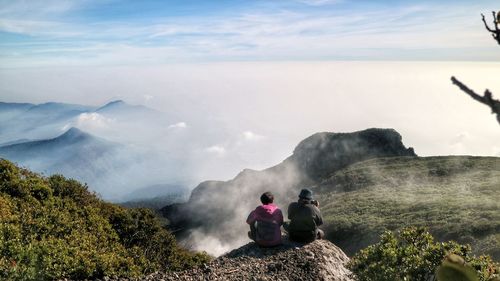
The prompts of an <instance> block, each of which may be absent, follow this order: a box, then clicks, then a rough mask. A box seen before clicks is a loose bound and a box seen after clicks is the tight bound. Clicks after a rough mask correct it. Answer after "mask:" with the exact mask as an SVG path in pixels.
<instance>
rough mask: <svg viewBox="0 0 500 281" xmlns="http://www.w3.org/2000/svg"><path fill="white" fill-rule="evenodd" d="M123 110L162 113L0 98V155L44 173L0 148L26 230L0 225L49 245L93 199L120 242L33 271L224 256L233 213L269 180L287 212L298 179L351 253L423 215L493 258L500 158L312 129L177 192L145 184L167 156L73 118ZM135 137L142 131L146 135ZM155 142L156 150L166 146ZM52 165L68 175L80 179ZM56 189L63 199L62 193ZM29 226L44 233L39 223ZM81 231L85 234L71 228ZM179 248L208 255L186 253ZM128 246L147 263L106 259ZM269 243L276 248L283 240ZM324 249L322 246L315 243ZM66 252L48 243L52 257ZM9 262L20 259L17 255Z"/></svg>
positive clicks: (7, 198)
mask: <svg viewBox="0 0 500 281" xmlns="http://www.w3.org/2000/svg"><path fill="white" fill-rule="evenodd" d="M134 114H137V115H136V116H135V117H134V118H137V116H139V115H141V116H143V117H144V116H146V117H147V116H151V120H150V121H151V122H150V123H148V126H155V124H154V122H157V121H158V116H159V115H160V114H161V113H160V112H156V111H153V110H151V109H148V108H146V107H143V106H131V105H128V104H126V103H124V102H122V101H117V102H112V103H109V104H107V105H105V106H103V107H100V108H92V107H85V106H81V105H69V104H60V103H48V104H42V105H33V104H9V103H1V104H0V116H1V117H2V119H3V120H5V121H4V122H2V123H1V124H2V125H1V130H2V132H5V134H2V141H3V144H2V146H0V157H2V158H4V159H8V160H9V161H12V162H14V163H17V165H19V166H20V167H23V168H26V169H30V170H32V171H34V172H37V173H39V174H41V175H43V176H40V175H39V174H35V173H33V172H30V171H28V170H24V169H22V168H18V167H15V166H13V164H12V163H11V162H7V161H5V160H3V161H4V162H2V168H1V171H0V175H2V176H1V179H2V186H1V187H2V189H1V191H2V195H1V196H0V200H2V201H1V202H3V203H2V205H1V206H0V211H1V212H0V214H2V219H4V220H5V219H8V220H10V222H11V223H14V225H16V224H18V226H20V225H19V224H20V223H21V221H23V220H25V219H27V218H29V221H33V223H34V224H32V227H35V228H34V229H31V230H29V231H28V233H26V230H21V229H24V227H23V228H20V229H19V230H18V231H19V232H16V231H14V232H13V233H10V232H9V231H7V232H6V233H7V236H9V237H16V235H23V236H24V237H25V238H23V239H28V240H29V239H35V241H39V242H38V243H42V242H43V243H42V244H41V245H40V247H41V248H40V250H41V249H45V250H44V251H54V250H56V249H57V248H54V247H55V245H56V244H57V245H63V244H65V243H70V242H69V241H68V240H66V239H68V237H66V236H60V234H58V231H57V230H56V229H55V227H56V225H59V224H60V225H59V226H58V228H61V227H62V228H65V227H70V225H73V226H72V227H75V225H74V223H70V221H68V218H69V217H73V218H72V219H70V220H75V219H76V218H75V217H74V216H75V214H72V212H77V213H78V214H79V215H78V216H81V215H85V213H87V212H89V210H94V211H91V213H88V215H90V214H93V216H100V219H99V220H102V223H104V225H103V226H99V227H101V228H102V227H105V228H106V227H107V228H110V229H112V230H113V231H111V233H115V232H116V235H118V236H117V237H119V240H118V241H121V242H118V241H116V242H118V244H113V245H111V244H109V245H110V246H109V247H111V248H109V249H108V248H105V249H104V251H105V252H110V251H111V252H113V253H120V254H119V255H120V256H119V259H118V260H115V261H113V262H111V261H108V262H111V264H109V265H108V266H109V267H108V268H107V267H104V268H101V269H99V270H97V268H100V267H101V266H102V264H100V262H91V261H88V262H90V263H91V264H93V266H97V267H96V268H94V269H93V270H91V271H88V272H87V271H85V270H83V269H78V268H73V269H72V270H73V271H68V272H69V273H68V272H66V273H65V271H62V272H60V271H57V270H55V268H54V269H53V270H51V271H49V272H46V273H45V274H48V275H43V276H45V277H44V278H52V277H56V276H66V274H69V276H73V277H75V278H76V277H78V276H82V277H83V276H87V277H89V276H90V277H92V276H93V277H98V276H100V275H110V274H118V275H128V274H132V275H134V274H138V272H135V273H134V271H131V270H128V269H126V268H129V269H131V268H134V266H135V267H136V268H137V269H138V270H143V271H144V272H152V271H154V270H157V269H161V268H163V266H164V265H162V264H164V262H167V261H168V263H169V265H168V266H169V267H170V266H172V265H171V264H172V263H173V264H177V265H176V268H177V270H179V269H188V268H191V267H192V266H194V265H195V264H197V263H198V262H202V263H203V262H207V261H208V260H210V256H208V255H207V254H209V255H211V256H214V257H217V256H221V255H227V253H229V252H231V250H233V249H237V248H238V247H240V246H242V245H245V244H246V243H248V241H249V240H248V237H246V235H245V234H246V231H247V226H246V224H245V223H244V219H245V217H246V215H247V214H248V212H249V211H251V210H252V209H253V208H254V207H255V205H257V204H258V196H260V194H261V193H263V192H265V191H272V192H273V193H274V194H275V196H276V201H275V203H276V204H277V205H278V206H280V207H281V208H282V209H283V210H284V211H285V213H284V215H285V217H286V215H287V214H286V206H287V205H288V204H289V203H290V202H294V201H296V200H297V194H298V191H299V190H300V189H301V188H303V187H310V188H311V190H312V191H313V193H314V194H315V198H317V200H318V201H319V202H320V204H321V211H322V213H323V216H324V225H323V226H322V228H323V229H324V231H325V232H326V237H325V238H326V239H327V240H329V241H331V242H333V243H334V244H335V245H338V246H339V247H340V249H341V250H342V251H343V252H345V253H346V254H347V255H349V256H351V257H352V256H353V255H356V254H357V253H359V252H360V251H361V250H362V249H364V248H366V247H369V246H370V245H373V244H375V243H378V242H379V241H380V239H381V237H383V234H384V233H385V231H388V230H389V231H401V230H403V229H405V228H407V227H425V228H426V229H428V231H430V234H432V235H433V236H434V237H435V239H437V241H449V240H453V241H457V242H459V243H463V244H468V245H470V246H471V247H472V248H471V249H472V252H470V255H477V256H479V255H485V254H486V255H489V256H491V257H492V258H493V259H494V260H498V259H499V258H500V236H499V229H500V197H499V194H500V192H498V191H499V190H498V188H499V187H500V158H498V157H473V156H436V157H419V156H417V154H416V152H415V151H414V149H413V148H407V147H405V145H404V144H403V142H402V136H401V135H400V134H399V133H398V132H397V131H395V130H393V129H376V128H373V129H366V130H362V131H358V132H353V133H327V132H323V133H316V134H314V135H312V136H310V137H307V138H305V139H304V140H303V141H301V142H300V143H299V144H298V145H297V146H296V148H295V149H294V151H293V153H292V155H291V156H290V157H288V158H286V159H284V160H283V162H281V163H279V164H277V165H275V166H273V167H270V168H267V169H264V170H260V171H258V170H251V169H244V170H243V171H241V172H240V173H239V174H238V175H236V177H234V178H233V179H231V180H229V181H213V180H209V181H203V182H201V183H200V184H198V185H197V187H196V188H194V189H193V190H192V191H191V192H189V190H188V189H187V187H186V186H183V185H182V184H176V183H167V184H161V183H156V184H155V182H154V180H158V181H159V182H168V180H171V179H172V178H171V177H170V175H171V173H169V172H175V171H176V170H175V169H174V168H172V169H174V171H166V172H167V174H165V175H163V176H164V177H163V178H161V177H157V178H155V177H152V176H151V174H148V173H145V174H144V173H141V172H142V171H143V170H144V169H147V168H148V167H150V166H149V165H162V166H161V167H171V166H168V165H169V162H168V160H171V159H168V158H167V159H163V160H164V161H165V162H162V163H160V162H157V161H158V160H159V158H160V157H154V156H153V155H154V154H155V153H154V152H152V151H141V150H140V149H134V145H133V144H134V140H130V139H129V140H127V139H126V136H127V135H126V134H117V132H116V131H115V132H105V131H99V129H103V128H95V127H91V128H89V129H92V130H94V131H92V134H91V133H89V132H86V131H84V128H85V123H82V122H81V119H82V118H84V117H85V116H89V115H91V116H93V117H92V118H96V119H98V120H100V119H105V120H112V121H109V122H114V123H115V124H120V125H119V126H121V127H120V128H121V129H124V130H135V128H139V127H140V126H139V124H138V123H134V122H130V120H131V119H130V118H131V117H132V116H134ZM125 118H127V119H125ZM171 122H175V121H171ZM162 124H165V123H157V124H156V126H158V128H160V127H161V126H162ZM126 126H130V127H128V128H127V127H126ZM134 126H136V127H135V128H133V127H134ZM163 126H165V125H163ZM148 128H149V127H148ZM170 129H171V127H169V128H167V130H170ZM27 132H28V133H27ZM136 132H138V131H136ZM99 133H101V134H99ZM44 136H45V139H44ZM140 137H141V138H143V140H144V138H145V137H146V135H144V134H143V135H141V136H140ZM143 140H141V141H143ZM135 141H136V142H135V143H140V141H139V142H137V140H135ZM417 151H418V150H417ZM161 153H162V152H160V153H159V155H160V156H161V157H166V155H165V154H161ZM165 165H166V166H165ZM137 169H139V171H137ZM165 169H167V168H165ZM52 174H61V175H63V176H64V177H66V178H74V179H76V180H78V181H80V182H82V183H87V184H88V186H87V185H82V184H80V183H78V182H77V181H74V180H67V179H65V178H64V177H61V176H51V175H52ZM172 174H175V173H172ZM174 178H175V177H174ZM140 179H147V180H145V183H147V184H144V187H141V188H138V189H131V186H139V184H138V183H137V182H138V180H140ZM179 182H180V178H179ZM148 184H149V185H148ZM146 185H148V186H146ZM64 189H67V190H64ZM111 191H115V192H116V191H120V192H119V194H122V196H121V197H120V199H121V200H122V203H120V204H121V205H122V206H123V207H126V209H124V208H123V207H119V206H118V205H114V204H111V203H107V202H106V201H103V200H102V199H101V198H103V199H107V198H108V199H115V200H116V198H117V197H111V194H113V193H112V192H111ZM99 194H103V195H104V197H103V195H99ZM106 196H110V197H106ZM33 200H35V201H34V202H37V203H36V204H35V205H33V206H30V207H28V206H27V205H24V204H25V203H27V202H33ZM68 202H73V203H71V204H70V205H68V204H69V203H68ZM54 204H55V205H54ZM75 204H76V205H75ZM70 206H71V207H70ZM85 206H86V207H85ZM54 208H55V209H54ZM68 208H69V209H68ZM81 208H83V209H81ZM137 208H139V209H137ZM15 210H23V211H22V213H18V214H16V213H17V212H19V211H15ZM54 210H55V211H54ZM81 211H83V212H84V213H81ZM45 212H47V213H45ZM52 212H55V214H54V213H52ZM68 212H69V213H68ZM80 213H81V214H80ZM88 215H86V216H88ZM26 216H27V217H26ZM23 217H24V218H23ZM221 218H223V219H221ZM81 219H82V218H79V219H78V220H81ZM40 220H42V221H40ZM46 220H48V221H49V222H45V221H46ZM16 221H17V223H15V222H16ZM134 221H135V222H134ZM89 223H90V222H89ZM94 223H96V222H92V224H94ZM108 223H109V224H108ZM40 227H42V228H40ZM78 227H79V228H80V227H81V226H78ZM88 227H89V228H88V231H90V232H89V233H88V234H85V235H90V236H91V237H96V235H97V236H101V235H103V234H99V232H95V231H94V230H92V229H94V227H92V226H88ZM14 229H15V228H14ZM134 229H135V230H134ZM146 229H147V232H144V231H145V230H146ZM11 231H12V229H11ZM134 231H138V232H137V233H144V234H143V235H144V236H142V238H132V237H133V236H129V235H131V233H133V232H134ZM170 232H171V233H173V235H172V234H170ZM9 233H10V234H9ZM16 233H17V234H16ZM42 233H43V234H42ZM137 233H136V234H137ZM147 233H149V234H147ZM41 234H42V235H43V236H39V235H41ZM80 234H81V235H84V234H83V232H81V231H80V233H79V234H78V235H80ZM74 235H75V234H72V235H71V236H70V237H72V238H71V239H76V240H75V241H80V240H81V239H88V238H85V237H80V236H77V237H74ZM134 235H135V234H134ZM174 235H175V237H174ZM381 235H382V236H381ZM36 237H38V238H36ZM51 237H52V238H51ZM155 237H156V238H155ZM161 237H163V238H161ZM19 238H20V237H19ZM4 239H5V238H4ZM10 239H12V238H10ZM40 239H41V240H40ZM44 239H56V240H55V241H58V242H54V241H52V240H47V241H52V242H47V241H46V240H44ZM94 239H95V238H94ZM106 239H111V240H113V239H116V238H112V237H110V238H106ZM158 239H160V240H158ZM161 239H166V240H161ZM382 239H383V238H382ZM111 240H110V241H111ZM175 240H177V241H175ZM93 241H94V242H92V243H94V244H88V246H85V250H84V249H83V248H82V249H80V248H79V247H77V246H72V248H71V249H73V251H75V255H76V256H75V257H74V260H70V261H66V263H67V264H72V263H77V264H78V263H80V262H82V261H84V260H85V258H84V256H80V255H81V254H80V252H81V251H82V250H83V251H84V252H86V251H91V252H89V253H91V255H92V256H94V257H98V256H99V255H102V254H104V255H105V253H101V254H99V253H98V252H100V250H98V248H99V247H101V245H102V243H104V242H102V241H101V238H99V240H93ZM162 241H164V242H162ZM167 241H168V242H167ZM116 242H113V243H116ZM23 243H27V242H21V244H20V245H18V247H24V246H23ZM30 243H31V242H30ZM46 243H49V244H46ZM51 243H56V244H51ZM61 243H62V244H61ZM108 243H110V242H106V244H108ZM157 243H166V244H165V245H166V246H165V247H167V248H165V250H167V249H172V247H174V248H176V249H179V250H178V252H176V253H175V255H172V254H170V255H169V254H167V252H169V251H167V252H164V250H158V251H156V250H155V251H153V252H154V253H153V252H150V251H151V250H147V249H148V248H151V247H152V248H155V247H156V246H157ZM43 245H45V246H43ZM46 247H48V248H46ZM88 247H90V248H88ZM96 247H97V248H96ZM106 247H108V246H106ZM116 247H118V248H116ZM322 247H327V245H323V246H322ZM35 248H36V247H35ZM184 248H187V249H189V250H191V251H195V252H198V253H200V252H202V253H207V254H196V253H195V252H193V253H191V252H189V251H186V250H184ZM118 249H119V250H118ZM134 249H135V250H134ZM141 249H144V250H141ZM242 249H245V248H241V249H240V250H238V251H239V252H237V253H238V256H240V255H242V253H245V254H244V255H247V253H246V252H245V251H250V252H252V251H253V250H252V249H251V248H250V249H246V250H242ZM40 250H38V251H40ZM57 251H60V250H57ZM92 251H97V252H92ZM134 251H139V252H141V253H143V254H141V258H142V259H144V262H146V261H147V262H148V263H137V260H136V262H133V263H132V264H129V265H127V266H126V267H125V268H120V266H118V264H120V263H123V262H124V261H125V260H127V258H128V257H129V258H130V257H132V256H134V255H136V254H137V253H136V254H134V253H135V252H134ZM143 251H144V252H143ZM176 251H177V250H176ZM242 251H243V252H242ZM280 251H285V252H286V251H287V249H286V248H285V249H282V250H280ZM322 251H326V248H320V252H322ZM36 252H37V251H35V252H33V251H30V250H27V252H26V253H25V254H28V255H35V256H36V255H37V254H36ZM278 252H279V251H278ZM278 252H276V253H275V254H273V255H277V253H278ZM64 253H65V252H64V251H63V252H61V253H60V255H63V256H64ZM67 253H68V254H69V253H70V252H67ZM63 256H60V257H59V258H56V260H49V261H47V260H46V259H45V258H42V260H43V262H44V263H45V264H48V265H50V266H57V264H58V262H59V259H61V260H66V258H65V257H63ZM39 258H40V257H39ZM101 258H102V259H107V258H105V257H104V256H103V257H101ZM254 258H255V257H254ZM21 259H22V258H21ZM120 259H123V260H121V261H120ZM134 259H137V256H136V257H135V258H134ZM258 260H259V259H258ZM4 262H5V261H4ZM7 262H9V261H7ZM15 262H16V263H17V262H20V263H22V261H21V260H20V261H17V260H16V261H15ZM113 263H114V264H113ZM491 263H492V261H491V260H490V261H488V260H486V262H484V264H485V266H491ZM7 267H9V266H7ZM106 268H107V269H106ZM19 270H20V271H18V272H21V273H22V274H28V275H29V274H32V276H39V275H37V274H36V273H29V270H31V269H30V267H29V266H26V268H20V269H19ZM23 270H25V271H23ZM346 272H347V271H346ZM49 273H50V274H49ZM193 274H195V273H193ZM28 275H27V276H28ZM195 275H196V274H195ZM13 276H14V275H13ZM50 276H52V277H50ZM167 276H168V275H167ZM164 277H165V276H164ZM158 278H159V277H158ZM186 278H187V277H186ZM244 278H246V277H244ZM339 280H340V279H339Z"/></svg>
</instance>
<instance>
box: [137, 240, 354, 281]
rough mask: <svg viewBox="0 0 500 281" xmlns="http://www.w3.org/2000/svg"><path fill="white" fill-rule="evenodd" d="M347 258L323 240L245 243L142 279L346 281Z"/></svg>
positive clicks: (348, 273) (338, 249) (349, 278)
mask: <svg viewBox="0 0 500 281" xmlns="http://www.w3.org/2000/svg"><path fill="white" fill-rule="evenodd" d="M348 261H349V258H348V257H347V256H346V255H345V254H344V252H342V250H341V249H340V248H338V247H337V246H335V245H334V244H333V243H331V242H329V241H326V240H317V241H315V242H313V243H310V244H307V245H304V246H302V245H301V244H296V243H291V242H285V243H284V244H283V245H282V246H279V247H274V248H260V247H258V246H257V245H256V244H255V243H249V244H247V245H245V246H242V247H240V248H238V249H236V250H233V251H231V252H229V253H227V254H225V255H223V256H221V257H219V258H217V259H215V260H214V261H212V262H211V263H209V264H207V265H204V266H201V267H199V268H195V269H192V270H188V271H183V272H177V273H169V274H164V273H155V274H151V275H149V276H147V277H145V278H144V279H142V280H147V281H152V280H172V281H173V280H283V281H285V280H334V281H350V280H352V279H351V277H350V274H351V272H350V271H349V270H348V269H346V268H345V267H344V266H345V264H346V263H347V262H348Z"/></svg>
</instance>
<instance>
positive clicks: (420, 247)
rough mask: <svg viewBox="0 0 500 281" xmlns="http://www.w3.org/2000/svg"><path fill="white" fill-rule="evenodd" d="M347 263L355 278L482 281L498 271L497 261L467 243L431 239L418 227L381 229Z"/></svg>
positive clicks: (365, 280)
mask: <svg viewBox="0 0 500 281" xmlns="http://www.w3.org/2000/svg"><path fill="white" fill-rule="evenodd" d="M443 259H445V262H444V263H443V265H442V266H441V267H440V268H439V269H438V267H439V266H440V265H441V263H442V261H443ZM450 261H451V262H453V263H452V264H450V263H449V262H450ZM348 267H349V268H350V269H351V270H352V272H353V273H354V274H355V275H356V280H359V281H385V280H414V281H428V280H436V277H438V280H443V281H445V280H446V281H458V280H471V281H472V280H478V281H479V280H481V281H486V280H494V278H496V277H498V274H499V265H498V264H496V263H494V262H493V261H492V260H491V258H490V257H489V256H480V257H475V256H473V255H472V254H471V248H470V247H469V246H465V245H460V244H458V243H456V242H453V241H449V242H443V243H437V242H434V238H433V237H432V235H431V234H430V233H429V232H428V231H426V229H425V228H422V227H407V228H404V229H402V230H401V231H399V232H398V234H394V233H393V232H390V231H386V232H384V233H383V234H382V235H381V239H380V242H379V243H377V244H375V245H372V246H369V247H368V248H366V249H363V250H361V251H360V252H358V253H357V254H356V255H355V256H354V257H353V258H352V259H351V261H350V262H349V265H348ZM450 267H452V268H453V270H450V269H451V268H450ZM437 269H438V270H437ZM450 271H451V272H450ZM436 272H438V274H437V275H438V276H436ZM450 273H451V275H450ZM495 280H497V279H495Z"/></svg>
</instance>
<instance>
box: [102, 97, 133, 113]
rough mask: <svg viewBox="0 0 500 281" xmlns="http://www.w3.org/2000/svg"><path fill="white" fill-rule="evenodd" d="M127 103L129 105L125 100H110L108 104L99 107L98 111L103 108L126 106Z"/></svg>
mask: <svg viewBox="0 0 500 281" xmlns="http://www.w3.org/2000/svg"><path fill="white" fill-rule="evenodd" d="M126 105H128V104H127V103H126V102H124V101H123V100H114V101H110V102H108V103H107V104H105V105H103V106H101V107H99V108H98V109H97V110H96V111H102V110H106V109H111V108H118V107H122V106H126Z"/></svg>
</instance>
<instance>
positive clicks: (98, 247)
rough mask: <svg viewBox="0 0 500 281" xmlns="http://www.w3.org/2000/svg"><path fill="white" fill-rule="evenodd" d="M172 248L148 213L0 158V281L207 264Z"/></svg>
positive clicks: (132, 272) (131, 272)
mask: <svg viewBox="0 0 500 281" xmlns="http://www.w3.org/2000/svg"><path fill="white" fill-rule="evenodd" d="M208 259H209V256H208V255H206V254H195V253H191V252H189V251H187V250H184V249H182V248H181V247H179V246H178V245H177V243H176V241H175V238H174V237H173V235H172V234H170V233H169V232H168V231H167V230H165V228H164V227H163V225H162V224H161V222H160V221H159V220H158V219H157V218H156V217H155V214H154V213H153V212H152V211H150V210H147V209H125V208H123V207H120V206H117V205H114V204H111V203H107V202H104V201H102V200H100V199H99V198H98V197H97V196H96V195H95V194H93V193H91V192H89V191H88V189H87V186H86V185H82V184H81V183H79V182H77V181H75V180H71V179H66V178H64V177H63V176H60V175H54V176H51V177H48V178H47V177H42V176H40V175H38V174H35V173H33V172H30V171H28V170H25V169H21V168H18V167H17V166H15V165H14V164H12V163H11V162H9V161H7V160H2V159H0V279H2V280H4V279H6V280H54V279H60V278H72V279H85V278H89V279H95V278H100V277H103V276H139V275H143V274H147V273H150V272H154V271H157V270H164V271H172V270H182V269H187V268H190V267H192V266H194V265H197V264H200V263H204V262H207V261H208Z"/></svg>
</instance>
